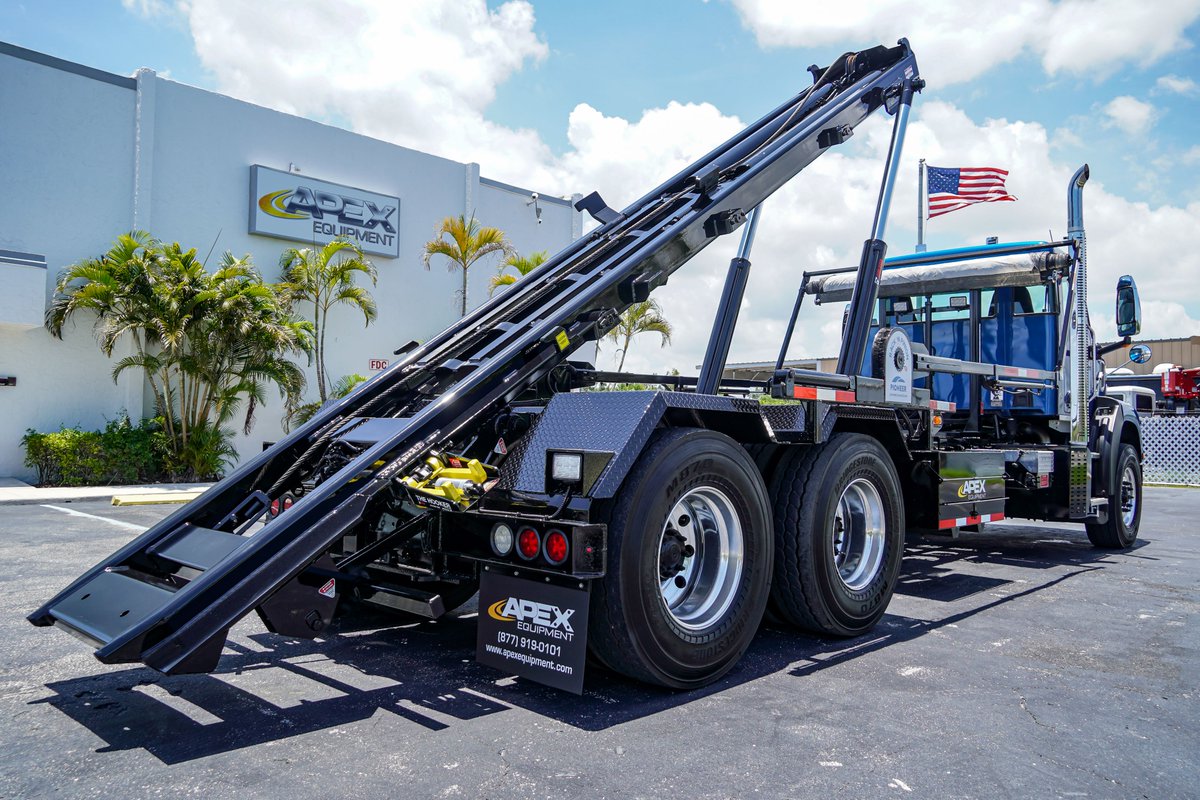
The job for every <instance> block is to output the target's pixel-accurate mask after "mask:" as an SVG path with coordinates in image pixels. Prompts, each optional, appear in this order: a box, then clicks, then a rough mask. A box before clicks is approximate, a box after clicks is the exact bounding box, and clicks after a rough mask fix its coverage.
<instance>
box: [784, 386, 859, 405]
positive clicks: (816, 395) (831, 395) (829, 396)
mask: <svg viewBox="0 0 1200 800" xmlns="http://www.w3.org/2000/svg"><path fill="white" fill-rule="evenodd" d="M792 397H794V398H796V399H797V400H824V401H826V402H829V403H853V402H855V397H854V392H847V391H843V390H842V389H817V388H815V387H812V386H797V387H795V388H794V389H792Z"/></svg>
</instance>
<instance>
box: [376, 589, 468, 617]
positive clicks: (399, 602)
mask: <svg viewBox="0 0 1200 800" xmlns="http://www.w3.org/2000/svg"><path fill="white" fill-rule="evenodd" d="M357 593H358V599H359V600H361V601H362V602H364V603H369V604H370V605H375V606H382V607H383V608H388V609H391V610H392V611H406V612H408V613H409V614H415V615H416V616H418V617H425V618H427V619H437V618H438V617H440V616H442V615H443V614H445V613H446V604H445V603H444V602H443V601H442V596H441V595H440V594H435V593H433V592H423V591H421V590H420V589H402V588H400V587H398V586H376V585H374V584H372V585H369V586H360V587H358V590H357Z"/></svg>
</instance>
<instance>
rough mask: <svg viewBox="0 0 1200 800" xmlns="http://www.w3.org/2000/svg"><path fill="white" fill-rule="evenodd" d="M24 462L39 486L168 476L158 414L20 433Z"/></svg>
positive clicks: (86, 483) (137, 480) (132, 480)
mask: <svg viewBox="0 0 1200 800" xmlns="http://www.w3.org/2000/svg"><path fill="white" fill-rule="evenodd" d="M21 444H22V445H23V446H24V448H25V466H27V467H31V468H33V469H35V470H37V476H38V484H39V485H41V486H89V485H103V484H112V483H141V482H149V481H160V480H164V479H166V478H168V477H170V475H169V473H168V470H167V464H166V460H165V457H166V453H167V452H168V440H167V437H166V434H165V433H164V432H163V429H162V425H161V423H160V421H159V420H142V421H141V422H140V423H139V424H138V425H136V426H135V425H134V424H133V423H132V422H131V421H130V420H129V417H122V418H120V419H115V420H109V421H108V422H107V423H106V424H105V426H104V430H101V431H85V430H81V429H79V428H77V427H76V428H62V429H61V430H58V431H55V432H54V433H39V432H37V431H35V430H33V429H32V428H31V429H29V430H28V431H26V432H25V436H23V437H22V438H21Z"/></svg>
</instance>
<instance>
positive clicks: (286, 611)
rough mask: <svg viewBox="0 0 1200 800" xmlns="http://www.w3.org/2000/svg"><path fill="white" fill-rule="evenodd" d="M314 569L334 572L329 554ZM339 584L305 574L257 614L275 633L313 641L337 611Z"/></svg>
mask: <svg viewBox="0 0 1200 800" xmlns="http://www.w3.org/2000/svg"><path fill="white" fill-rule="evenodd" d="M312 566H313V567H315V568H316V569H318V570H322V571H324V572H333V571H334V566H333V559H331V558H330V557H329V555H328V554H326V555H323V556H321V557H320V558H319V559H317V560H316V561H314V562H313V564H312ZM337 592H338V587H337V581H336V580H335V579H334V578H329V577H322V576H320V575H318V574H313V573H312V572H301V573H300V574H299V575H297V576H296V577H295V578H292V579H291V580H290V581H288V582H287V583H285V584H284V585H283V586H280V587H279V589H277V590H276V591H275V593H274V594H272V595H271V596H270V597H268V598H267V599H266V600H265V601H264V602H263V603H262V605H260V606H259V607H258V608H257V609H256V610H257V611H258V616H259V618H261V619H262V621H263V624H264V625H266V626H267V630H269V631H270V632H271V633H278V634H279V635H281V636H294V637H296V638H299V639H312V638H313V637H315V636H316V635H317V634H319V633H320V632H321V631H323V630H325V628H326V627H328V625H329V623H330V622H331V621H332V620H333V611H334V609H335V608H336V607H337Z"/></svg>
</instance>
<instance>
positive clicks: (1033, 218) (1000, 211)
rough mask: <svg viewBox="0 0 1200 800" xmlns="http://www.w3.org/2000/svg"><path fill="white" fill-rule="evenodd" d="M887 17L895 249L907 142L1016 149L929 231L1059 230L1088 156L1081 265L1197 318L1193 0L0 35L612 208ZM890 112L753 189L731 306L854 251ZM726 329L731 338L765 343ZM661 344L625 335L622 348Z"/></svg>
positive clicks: (688, 336) (148, 23) (1101, 308)
mask: <svg viewBox="0 0 1200 800" xmlns="http://www.w3.org/2000/svg"><path fill="white" fill-rule="evenodd" d="M985 7H986V9H987V10H986V11H984V12H980V11H978V10H977V9H980V8H985ZM899 36H907V37H908V38H909V40H910V41H911V43H912V45H913V48H914V50H915V51H916V53H917V57H918V60H919V62H920V63H921V65H922V72H923V74H924V77H926V79H927V80H928V81H929V87H928V88H927V89H926V91H925V93H924V95H923V96H922V97H921V98H920V99H919V101H918V103H917V105H916V107H915V111H914V124H913V128H912V130H911V131H910V137H909V144H908V148H907V150H906V153H905V162H906V164H907V165H908V166H907V168H906V169H905V170H904V172H903V174H902V176H901V184H900V185H899V186H898V188H897V196H896V202H895V203H894V205H893V214H892V228H891V231H892V232H891V235H890V236H889V240H890V241H891V242H892V252H893V253H897V252H905V251H907V250H910V249H911V246H912V243H913V241H914V237H915V221H914V219H913V218H914V217H915V211H914V209H915V205H916V203H915V199H916V184H915V171H916V170H915V164H916V161H917V159H918V158H920V157H922V156H925V157H928V158H930V160H931V163H935V164H937V165H939V166H998V167H1004V168H1007V169H1010V170H1012V175H1011V176H1010V179H1009V189H1010V190H1011V191H1012V192H1013V193H1014V194H1016V195H1017V196H1018V198H1019V200H1018V202H1017V203H1005V204H995V205H992V206H989V207H983V206H978V207H972V208H969V209H965V210H963V211H960V212H955V213H954V214H950V215H947V216H945V217H940V218H938V219H937V220H935V221H933V222H931V224H930V233H929V237H930V244H931V246H934V247H939V246H957V245H960V244H964V243H970V242H977V241H980V240H981V239H982V238H983V236H984V235H987V234H997V235H1000V236H1001V238H1012V239H1017V240H1025V239H1029V238H1037V237H1044V236H1046V235H1049V234H1048V232H1052V233H1053V234H1054V235H1061V233H1062V231H1063V228H1064V225H1063V216H1064V210H1063V200H1064V195H1065V185H1066V179H1067V177H1068V176H1069V175H1070V174H1071V172H1072V171H1073V170H1074V169H1075V167H1076V166H1078V165H1079V164H1080V163H1082V162H1084V161H1087V162H1089V163H1090V164H1091V166H1092V174H1093V182H1092V184H1091V185H1090V186H1089V188H1088V198H1089V199H1088V200H1087V201H1086V202H1085V206H1086V207H1087V208H1088V211H1087V212H1086V213H1087V216H1088V219H1089V242H1090V243H1091V246H1092V253H1093V260H1092V263H1093V265H1094V270H1093V272H1094V274H1095V275H1096V276H1097V280H1098V281H1099V282H1101V283H1104V284H1107V283H1110V282H1114V281H1115V278H1116V276H1117V275H1119V274H1121V273H1122V272H1126V271H1135V274H1137V275H1138V280H1139V284H1140V285H1141V286H1142V288H1143V298H1144V300H1145V301H1147V308H1148V313H1147V317H1148V318H1149V319H1153V320H1154V322H1153V324H1152V325H1149V326H1148V331H1147V332H1148V334H1149V335H1173V336H1178V335H1187V334H1189V333H1198V332H1200V322H1198V320H1200V257H1198V256H1197V255H1195V252H1196V250H1195V246H1194V243H1193V242H1192V241H1191V234H1192V231H1193V230H1194V229H1195V227H1196V222H1197V217H1198V216H1200V180H1198V178H1200V175H1198V174H1197V173H1198V172H1200V143H1198V141H1197V136H1196V130H1197V128H1198V123H1200V85H1198V83H1200V55H1198V53H1197V48H1196V46H1195V43H1196V41H1197V39H1200V0H1159V2H1156V3H1135V2H1126V1H1125V0H1066V1H1065V2H1064V0H1024V2H1021V3H1005V4H993V5H987V6H985V5H984V4H978V3H976V4H964V3H961V2H949V1H948V0H945V1H942V0H925V1H924V2H922V3H920V4H913V3H911V2H906V0H873V2H871V3H856V2H848V3H843V4H828V3H802V2H791V1H789V0H710V1H709V2H702V1H701V0H654V2H645V0H642V1H641V2H632V1H631V0H612V1H611V2H571V1H570V0H546V1H544V2H543V1H542V0H530V1H529V2H527V1H526V0H507V2H497V0H489V2H487V3H486V5H485V4H484V0H391V1H390V2H378V3H374V2H371V1H370V0H356V1H354V2H349V1H347V2H334V0H325V2H318V0H258V2H244V0H189V2H187V3H182V4H181V3H176V2H174V0H125V1H124V2H118V1H117V0H106V1H105V2H99V1H93V2H83V0H43V1H42V2H32V1H31V0H25V2H16V1H15V0H0V40H3V41H7V42H10V43H12V44H17V45H20V46H23V47H28V48H31V49H34V50H39V51H42V52H45V53H49V54H51V55H55V56H59V57H61V58H66V59H69V60H72V61H77V62H81V63H83V64H87V65H89V66H94V67H98V68H101V69H105V70H109V71H112V72H116V73H120V74H131V73H132V72H133V71H134V70H135V69H137V68H138V67H143V66H144V67H150V68H152V69H154V70H156V71H158V72H159V73H160V74H165V75H167V76H169V77H170V78H171V79H173V80H178V81H183V82H185V83H190V84H193V85H197V86H201V87H205V88H209V89H213V90H215V91H220V92H223V93H226V94H230V95H232V96H235V97H239V98H241V99H244V100H248V101H250V102H255V103H259V104H262V105H267V106H271V107H274V108H278V109H280V110H283V111H287V112H290V113H297V114H301V115H304V116H308V117H312V118H315V119H319V120H322V121H326V122H329V123H331V124H336V125H341V126H343V127H347V128H350V129H353V130H357V131H359V132H362V133H366V134H368V135H372V136H376V137H379V138H383V139H388V140H391V141H395V142H397V143H399V144H404V145H407V146H411V147H415V148H418V149H423V150H426V151H429V152H433V153H437V154H439V155H444V156H447V157H450V158H454V159H457V160H460V161H477V162H479V163H480V164H481V167H482V172H483V174H484V175H487V176H489V177H494V178H498V179H500V180H505V181H508V182H511V183H516V184H518V185H522V186H528V187H531V188H536V189H539V190H541V191H551V192H552V193H555V194H570V193H572V192H582V193H587V192H589V191H591V190H592V189H595V188H598V189H600V190H601V191H602V193H604V195H605V197H606V198H607V199H608V200H609V202H610V204H612V205H614V206H617V207H621V206H622V205H624V203H626V202H628V201H630V200H632V199H634V198H635V197H637V196H639V195H641V194H642V193H643V192H644V191H645V190H646V189H648V188H649V187H651V186H652V185H654V184H655V183H656V182H657V179H660V178H662V177H664V176H665V175H666V174H669V173H672V172H674V171H675V170H676V169H678V168H680V167H681V166H683V165H684V164H686V163H687V162H688V161H689V160H691V159H692V158H694V157H696V156H697V155H699V154H700V153H702V152H704V151H706V150H708V149H709V148H710V147H711V146H713V145H715V144H716V143H718V142H719V141H720V140H722V139H724V138H726V137H727V136H729V135H730V134H731V133H733V132H734V131H735V130H736V129H737V128H738V127H740V126H741V125H744V124H746V123H748V122H749V121H751V120H753V119H754V118H756V117H757V116H759V115H760V114H762V113H764V112H765V111H767V110H769V109H770V108H773V107H774V106H776V105H777V104H778V103H780V102H781V101H782V100H784V99H786V98H787V97H789V96H791V95H792V94H794V93H795V92H796V91H798V90H799V89H800V88H802V87H803V86H805V85H807V83H808V81H809V80H810V79H809V76H808V74H807V72H806V71H805V68H806V67H807V66H808V65H809V64H811V63H819V64H821V65H824V64H827V63H829V61H830V60H831V59H832V58H834V57H836V56H837V55H838V54H840V53H842V52H844V51H847V50H854V49H861V48H863V47H869V46H872V45H874V44H879V43H888V44H890V43H892V42H894V41H895V39H896V38H898V37H899ZM886 131H887V123H886V121H885V120H882V119H877V120H875V121H873V122H872V123H870V124H868V125H864V126H863V127H862V129H860V132H859V133H860V135H859V136H855V137H854V139H852V140H851V142H850V143H848V144H847V145H845V146H844V147H843V148H840V149H839V151H838V152H837V153H836V154H833V155H830V156H827V157H825V158H822V159H821V160H820V161H818V162H817V164H816V165H814V167H812V168H810V170H808V171H806V172H805V173H804V174H803V175H802V176H801V177H800V178H799V179H798V180H797V181H796V186H795V187H794V188H793V187H791V186H789V187H788V188H787V189H785V190H784V191H782V192H781V193H780V195H779V199H774V198H773V199H772V200H771V201H769V202H770V204H771V209H770V210H769V211H768V212H767V214H766V215H765V216H764V218H763V220H764V222H763V229H762V230H761V231H760V237H759V241H758V243H757V244H756V251H757V252H758V256H759V260H760V261H763V262H769V264H768V265H767V266H763V267H756V270H758V271H759V273H760V277H758V281H759V282H758V283H756V282H755V281H756V279H755V278H752V280H751V289H750V291H749V294H748V297H747V305H746V307H745V308H744V309H743V315H744V316H743V320H744V321H745V320H749V321H750V325H756V326H757V328H758V331H759V332H760V333H765V335H766V338H767V339H774V340H777V334H778V333H780V332H781V329H782V326H783V324H785V321H786V315H787V311H788V308H789V307H790V296H791V292H792V291H794V290H793V289H791V288H790V287H791V286H792V285H793V284H794V281H795V273H796V271H797V268H798V266H799V265H804V266H808V265H818V266H822V265H824V266H827V265H830V264H840V263H843V262H848V261H849V260H852V259H853V258H855V257H856V256H857V251H858V248H859V247H860V246H861V241H862V238H863V237H864V236H865V233H866V227H867V225H868V224H869V215H870V210H871V203H872V198H873V194H874V191H875V189H876V188H877V186H878V181H879V167H880V154H881V148H882V147H883V146H884V144H885V141H886ZM711 250H713V251H714V252H713V254H711V256H710V254H709V253H707V252H706V254H705V255H704V256H702V257H701V259H698V261H699V262H700V263H699V264H698V265H697V266H695V267H694V268H693V267H689V271H690V272H689V275H688V276H687V277H684V278H681V279H679V280H678V281H677V280H676V279H674V278H673V279H672V286H671V287H668V289H666V290H664V297H663V300H662V302H663V303H664V305H665V306H666V307H667V309H668V311H669V312H671V313H670V314H669V316H671V318H672V319H673V320H677V321H678V322H679V325H678V326H677V327H679V328H680V332H681V336H679V337H677V341H683V340H686V341H693V340H696V341H699V342H700V346H702V343H703V339H704V338H705V335H706V326H707V324H708V319H710V317H708V315H707V311H706V310H704V309H700V310H698V311H697V310H695V309H694V305H695V302H694V298H695V297H697V296H701V297H708V296H715V294H716V292H717V288H718V287H719V283H720V278H721V276H722V275H723V273H724V264H725V263H726V259H728V257H729V254H728V253H725V252H724V251H723V250H721V248H719V247H714V248H711ZM761 273H766V274H765V276H761ZM781 285H783V286H785V287H787V288H786V289H784V290H782V291H781V290H780V286H781ZM1109 302H1110V300H1109V299H1108V298H1107V296H1105V297H1104V300H1103V302H1100V301H1096V302H1094V303H1093V316H1094V317H1095V318H1097V319H1101V320H1103V319H1104V318H1105V316H1106V315H1110V312H1109V310H1108V308H1107V306H1108V304H1109ZM693 317H694V321H693ZM746 327H748V325H747V324H743V325H742V326H741V328H746ZM836 327H837V321H836V320H835V319H834V318H833V317H830V318H829V319H825V320H821V319H818V320H817V321H816V322H812V323H809V324H807V327H805V328H804V329H803V330H802V331H801V334H800V336H799V337H798V340H797V341H798V344H797V347H796V348H795V350H796V352H798V353H804V354H808V355H814V354H821V353H823V352H824V351H825V350H828V349H829V346H828V342H829V341H830V340H831V338H833V337H834V335H835V332H836ZM740 344H741V346H740V347H739V342H738V341H735V353H734V357H735V359H738V360H755V359H757V358H758V357H759V356H760V355H762V354H761V353H759V352H757V351H756V349H755V346H754V345H753V343H751V342H741V343H740ZM655 350H656V348H654V347H653V346H652V345H651V346H645V347H644V348H642V349H640V350H638V351H637V352H633V353H631V356H632V358H631V362H630V363H631V366H632V367H633V368H635V369H644V368H646V367H647V366H650V365H651V362H652V361H653V360H654V359H656V358H659V354H657V353H656V352H655ZM671 353H672V355H671V356H670V357H669V358H668V360H669V361H671V362H672V363H671V364H670V365H672V366H680V367H681V368H690V366H691V363H694V360H695V352H694V349H693V348H692V347H691V345H688V344H682V343H681V344H676V346H675V347H673V348H672V349H671ZM639 359H644V362H643V363H638V361H639ZM653 365H654V366H661V365H662V362H661V360H659V361H658V363H656V364H653Z"/></svg>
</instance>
